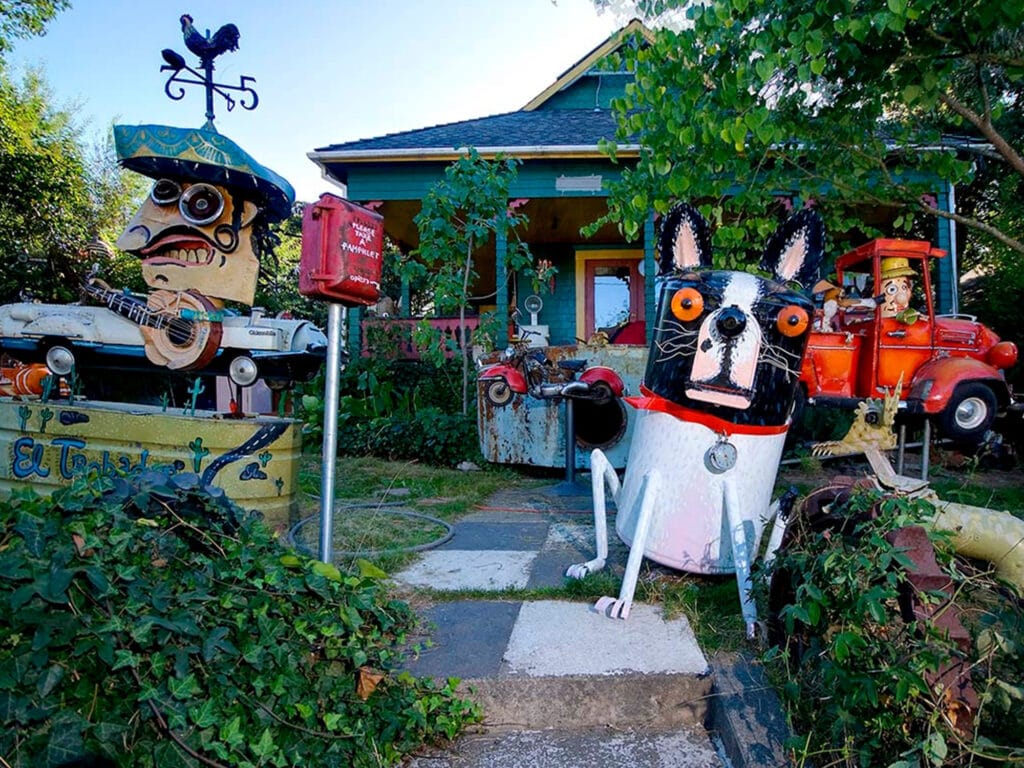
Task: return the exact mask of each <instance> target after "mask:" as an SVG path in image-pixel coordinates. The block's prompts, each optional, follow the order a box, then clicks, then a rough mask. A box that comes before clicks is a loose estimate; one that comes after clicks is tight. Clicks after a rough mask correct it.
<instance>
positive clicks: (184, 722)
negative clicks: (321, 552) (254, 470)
mask: <svg viewBox="0 0 1024 768" xmlns="http://www.w3.org/2000/svg"><path fill="white" fill-rule="evenodd" d="M383 575H384V574H383V573H382V572H380V571H379V570H377V569H376V568H374V567H373V566H372V565H370V564H368V563H363V564H362V565H361V569H360V571H359V572H356V573H343V572H340V571H339V570H338V569H337V568H336V567H335V566H333V565H329V564H325V563H320V562H316V561H312V560H310V559H308V558H305V557H303V556H301V555H298V554H296V553H294V552H292V551H290V550H287V549H285V548H283V547H282V546H280V545H279V543H278V541H277V540H276V539H275V537H274V535H273V534H272V532H271V531H270V530H269V529H268V528H267V527H266V526H264V525H263V523H262V522H261V521H260V520H259V519H257V517H255V516H253V515H251V514H248V513H245V512H243V511H242V510H241V509H240V508H238V507H237V506H236V505H235V504H234V503H232V502H231V501H230V500H228V499H227V498H226V497H225V496H224V494H223V493H222V492H221V491H219V490H218V489H216V488H213V487H209V486H203V485H202V484H201V482H200V480H199V478H198V477H197V476H196V475H193V474H187V473H178V474H171V473H169V472H167V471H163V470H146V471H143V472H140V473H136V474H135V475H133V476H131V477H127V478H117V479H113V480H112V479H109V478H99V477H95V476H94V477H90V478H82V479H80V480H78V481H76V482H75V483H74V484H73V485H72V486H70V487H68V488H66V489H63V490H60V491H57V492H56V493H55V494H54V496H53V498H52V499H46V498H41V497H39V496H37V495H35V494H34V493H32V492H31V491H17V492H15V493H14V494H13V495H12V496H11V497H10V499H9V500H8V501H6V502H3V503H2V504H0V604H2V605H3V609H2V610H3V612H4V614H5V616H6V617H8V618H7V619H6V620H5V622H3V624H2V625H0V718H2V720H3V722H4V723H5V724H6V725H5V727H4V728H3V729H2V731H0V756H3V759H4V761H5V764H6V765H10V766H12V768H22V767H24V768H28V766H32V768H48V767H49V766H58V765H60V764H62V763H64V762H67V761H69V760H76V759H84V757H85V756H91V757H94V758H97V759H99V758H103V759H107V760H110V761H113V762H114V763H115V764H117V765H120V766H141V767H143V768H145V767H147V766H178V765H181V766H200V765H202V766H210V767H213V768H216V767H217V766H285V765H304V766H337V765H351V766H380V765H392V764H395V763H397V762H398V761H399V760H400V759H401V757H402V755H404V754H406V753H407V752H409V751H410V750H412V749H414V748H416V747H417V746H419V745H420V744H421V743H423V742H424V741H425V740H435V739H441V738H451V737H454V736H455V735H456V734H457V733H458V732H459V731H460V729H461V728H462V727H463V726H464V724H466V723H467V722H469V721H471V720H473V719H475V718H477V717H478V714H479V713H478V711H477V709H476V707H475V705H473V704H471V703H469V702H466V701H463V700H460V699H458V698H456V697H455V696H454V694H453V687H454V685H455V684H456V683H457V681H455V680H449V681H447V682H446V683H444V684H441V685H437V684H435V683H433V682H432V681H430V680H417V679H414V678H412V677H411V676H409V675H408V674H407V673H403V672H401V671H399V670H400V666H401V661H402V658H403V652H402V649H403V647H404V643H405V642H406V638H407V633H408V632H409V630H410V628H411V627H413V626H414V621H415V618H414V615H413V613H412V612H411V610H410V608H409V606H408V605H407V604H405V603H403V602H400V601H397V600H394V599H391V598H390V597H389V596H388V593H387V590H386V589H385V585H384V584H383V583H382V582H381V581H380V577H382V576H383Z"/></svg>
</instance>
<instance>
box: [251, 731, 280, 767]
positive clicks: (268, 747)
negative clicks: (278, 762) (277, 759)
mask: <svg viewBox="0 0 1024 768" xmlns="http://www.w3.org/2000/svg"><path fill="white" fill-rule="evenodd" d="M276 749H277V748H276V746H275V745H274V737H273V735H272V734H271V733H270V729H269V728H264V729H263V733H262V734H261V735H260V740H259V741H257V742H256V743H255V744H253V745H252V751H253V754H254V755H256V757H258V758H260V759H261V760H265V759H267V758H268V757H270V756H271V755H272V754H274V752H275V751H276Z"/></svg>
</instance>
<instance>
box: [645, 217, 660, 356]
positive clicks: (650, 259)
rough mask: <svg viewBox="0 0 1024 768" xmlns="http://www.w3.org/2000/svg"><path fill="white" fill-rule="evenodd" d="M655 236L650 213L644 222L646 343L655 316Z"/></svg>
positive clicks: (652, 330) (656, 268)
mask: <svg viewBox="0 0 1024 768" xmlns="http://www.w3.org/2000/svg"><path fill="white" fill-rule="evenodd" d="M656 244H657V238H656V237H655V232H654V214H653V213H651V214H650V215H648V217H647V221H645V222H644V324H645V327H646V329H647V345H648V346H650V344H651V339H652V338H654V323H655V322H656V319H655V318H656V317H657V310H658V308H657V306H655V305H656V304H657V301H658V298H657V296H656V295H655V291H654V283H655V277H656V275H657V274H658V263H657V260H656V259H655V254H654V247H655V245H656Z"/></svg>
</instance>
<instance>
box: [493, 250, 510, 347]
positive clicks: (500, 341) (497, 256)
mask: <svg viewBox="0 0 1024 768" xmlns="http://www.w3.org/2000/svg"><path fill="white" fill-rule="evenodd" d="M507 256H508V240H507V239H506V237H505V233H504V232H498V233H497V234H496V235H495V239H494V281H495V286H494V287H495V290H496V293H495V296H494V303H495V306H496V307H497V309H496V310H495V311H496V312H497V315H498V319H499V320H500V321H501V322H500V323H499V325H498V338H497V339H495V346H496V348H497V349H503V348H504V347H505V346H506V345H507V344H508V311H509V310H508V267H507V265H506V264H505V259H506V257H507Z"/></svg>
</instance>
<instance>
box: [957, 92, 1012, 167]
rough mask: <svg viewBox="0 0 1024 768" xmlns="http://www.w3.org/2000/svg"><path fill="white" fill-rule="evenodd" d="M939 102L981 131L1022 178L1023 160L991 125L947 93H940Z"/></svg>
mask: <svg viewBox="0 0 1024 768" xmlns="http://www.w3.org/2000/svg"><path fill="white" fill-rule="evenodd" d="M939 101H941V102H942V103H943V104H945V105H946V106H947V107H949V108H950V109H952V110H953V111H954V112H956V113H957V114H958V115H960V117H962V118H963V119H964V120H966V121H967V122H969V123H970V124H971V125H973V126H974V127H975V128H977V129H978V130H979V131H981V134H982V135H983V136H984V137H985V138H986V139H988V141H989V142H990V143H991V144H992V146H993V147H995V148H996V151H997V152H998V153H999V155H1000V156H1001V157H1002V158H1003V159H1004V160H1006V162H1007V163H1009V164H1010V166H1011V167H1012V168H1013V170H1015V171H1016V172H1017V173H1019V174H1020V175H1021V176H1024V158H1022V157H1021V156H1020V155H1019V154H1018V153H1017V151H1016V150H1015V149H1014V148H1013V147H1011V146H1010V143H1009V142H1008V141H1007V140H1006V139H1004V138H1003V136H1002V134H1000V133H999V131H997V130H996V129H995V127H994V126H993V125H992V123H990V122H987V121H986V120H985V119H984V118H983V117H982V116H981V115H979V114H978V113H977V112H975V111H974V110H973V109H971V108H970V107H968V106H966V105H965V104H963V103H962V102H960V101H959V100H958V99H956V98H955V97H953V96H951V95H950V94H948V93H940V94H939Z"/></svg>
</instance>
